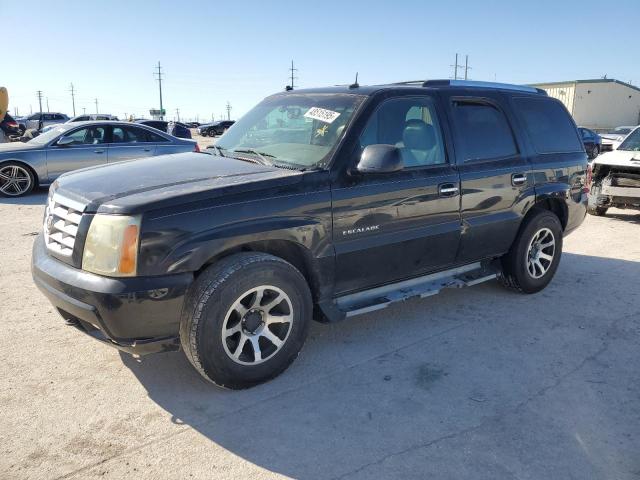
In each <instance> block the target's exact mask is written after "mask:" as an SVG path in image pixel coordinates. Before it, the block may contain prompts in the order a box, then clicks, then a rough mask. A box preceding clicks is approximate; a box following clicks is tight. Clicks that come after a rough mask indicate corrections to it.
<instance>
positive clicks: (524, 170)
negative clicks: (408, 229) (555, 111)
mask: <svg viewBox="0 0 640 480" xmlns="http://www.w3.org/2000/svg"><path fill="white" fill-rule="evenodd" d="M445 98H446V104H447V108H448V109H449V112H450V114H449V118H450V119H451V123H452V128H453V134H454V135H453V136H454V143H455V151H456V157H457V162H458V168H459V171H460V180H461V182H462V198H461V214H462V223H463V230H462V237H461V241H460V251H459V253H458V257H457V263H467V262H471V261H476V260H480V259H482V258H488V257H494V256H498V255H501V254H503V253H505V252H507V251H508V250H509V247H510V246H511V244H512V243H513V240H514V238H515V236H516V234H517V232H518V228H519V226H520V223H521V220H522V215H523V212H524V211H525V210H526V208H525V207H526V203H527V202H530V201H532V199H533V198H534V197H535V196H534V191H533V189H534V182H533V179H532V178H531V175H530V172H531V167H530V164H529V162H528V160H527V155H526V153H523V148H524V147H523V146H522V145H519V144H518V141H517V139H516V136H515V135H514V130H515V129H513V128H512V123H513V122H514V121H515V119H513V118H512V117H511V116H510V114H508V113H507V110H506V109H504V108H502V105H504V102H505V101H506V99H505V98H504V97H503V96H502V94H501V93H499V92H495V93H486V92H483V94H482V96H478V97H475V96H471V95H470V96H464V97H462V96H456V95H455V94H449V95H445Z"/></svg>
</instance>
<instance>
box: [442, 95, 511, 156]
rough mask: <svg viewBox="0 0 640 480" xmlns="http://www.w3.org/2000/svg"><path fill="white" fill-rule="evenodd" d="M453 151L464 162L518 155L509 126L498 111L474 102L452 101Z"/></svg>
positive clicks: (489, 105) (485, 104)
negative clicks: (454, 132)
mask: <svg viewBox="0 0 640 480" xmlns="http://www.w3.org/2000/svg"><path fill="white" fill-rule="evenodd" d="M453 121H454V123H455V125H456V132H457V135H456V151H457V155H458V156H459V157H460V158H462V160H463V161H464V162H473V161H479V160H491V159H497V158H503V157H511V156H514V155H517V153H518V148H517V147H516V143H515V140H514V139H513V133H512V131H511V127H510V126H509V123H508V121H507V119H506V117H505V116H504V113H502V112H501V111H500V110H499V109H498V108H496V107H495V106H493V105H491V104H489V103H482V102H475V101H465V100H456V101H454V102H453Z"/></svg>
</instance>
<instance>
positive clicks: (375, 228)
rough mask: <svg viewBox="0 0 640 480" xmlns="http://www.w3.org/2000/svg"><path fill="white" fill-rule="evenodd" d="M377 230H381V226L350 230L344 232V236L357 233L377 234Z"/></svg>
mask: <svg viewBox="0 0 640 480" xmlns="http://www.w3.org/2000/svg"><path fill="white" fill-rule="evenodd" d="M376 230H380V225H369V226H367V227H357V228H350V229H348V230H343V231H342V235H343V236H347V235H355V234H356V233H367V232H375V231H376Z"/></svg>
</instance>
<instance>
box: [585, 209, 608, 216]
mask: <svg viewBox="0 0 640 480" xmlns="http://www.w3.org/2000/svg"><path fill="white" fill-rule="evenodd" d="M607 210H609V208H608V207H592V206H588V207H587V213H588V214H589V215H593V216H594V217H603V216H604V215H606V214H607Z"/></svg>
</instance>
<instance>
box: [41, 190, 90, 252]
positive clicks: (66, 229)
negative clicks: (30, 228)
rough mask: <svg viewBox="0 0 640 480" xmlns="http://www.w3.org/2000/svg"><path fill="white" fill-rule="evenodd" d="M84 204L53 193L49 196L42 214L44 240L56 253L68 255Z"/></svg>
mask: <svg viewBox="0 0 640 480" xmlns="http://www.w3.org/2000/svg"><path fill="white" fill-rule="evenodd" d="M84 208H85V206H84V205H82V204H81V203H78V202H75V201H73V200H69V199H68V198H64V197H61V196H60V195H57V194H54V195H53V197H50V198H49V201H48V203H47V208H46V209H45V214H44V241H45V243H46V245H47V248H48V249H49V250H50V251H51V252H53V253H56V254H58V255H62V256H65V257H70V256H71V255H72V254H73V247H74V246H75V243H76V235H77V234H78V227H79V226H80V220H82V212H83V211H84Z"/></svg>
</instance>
